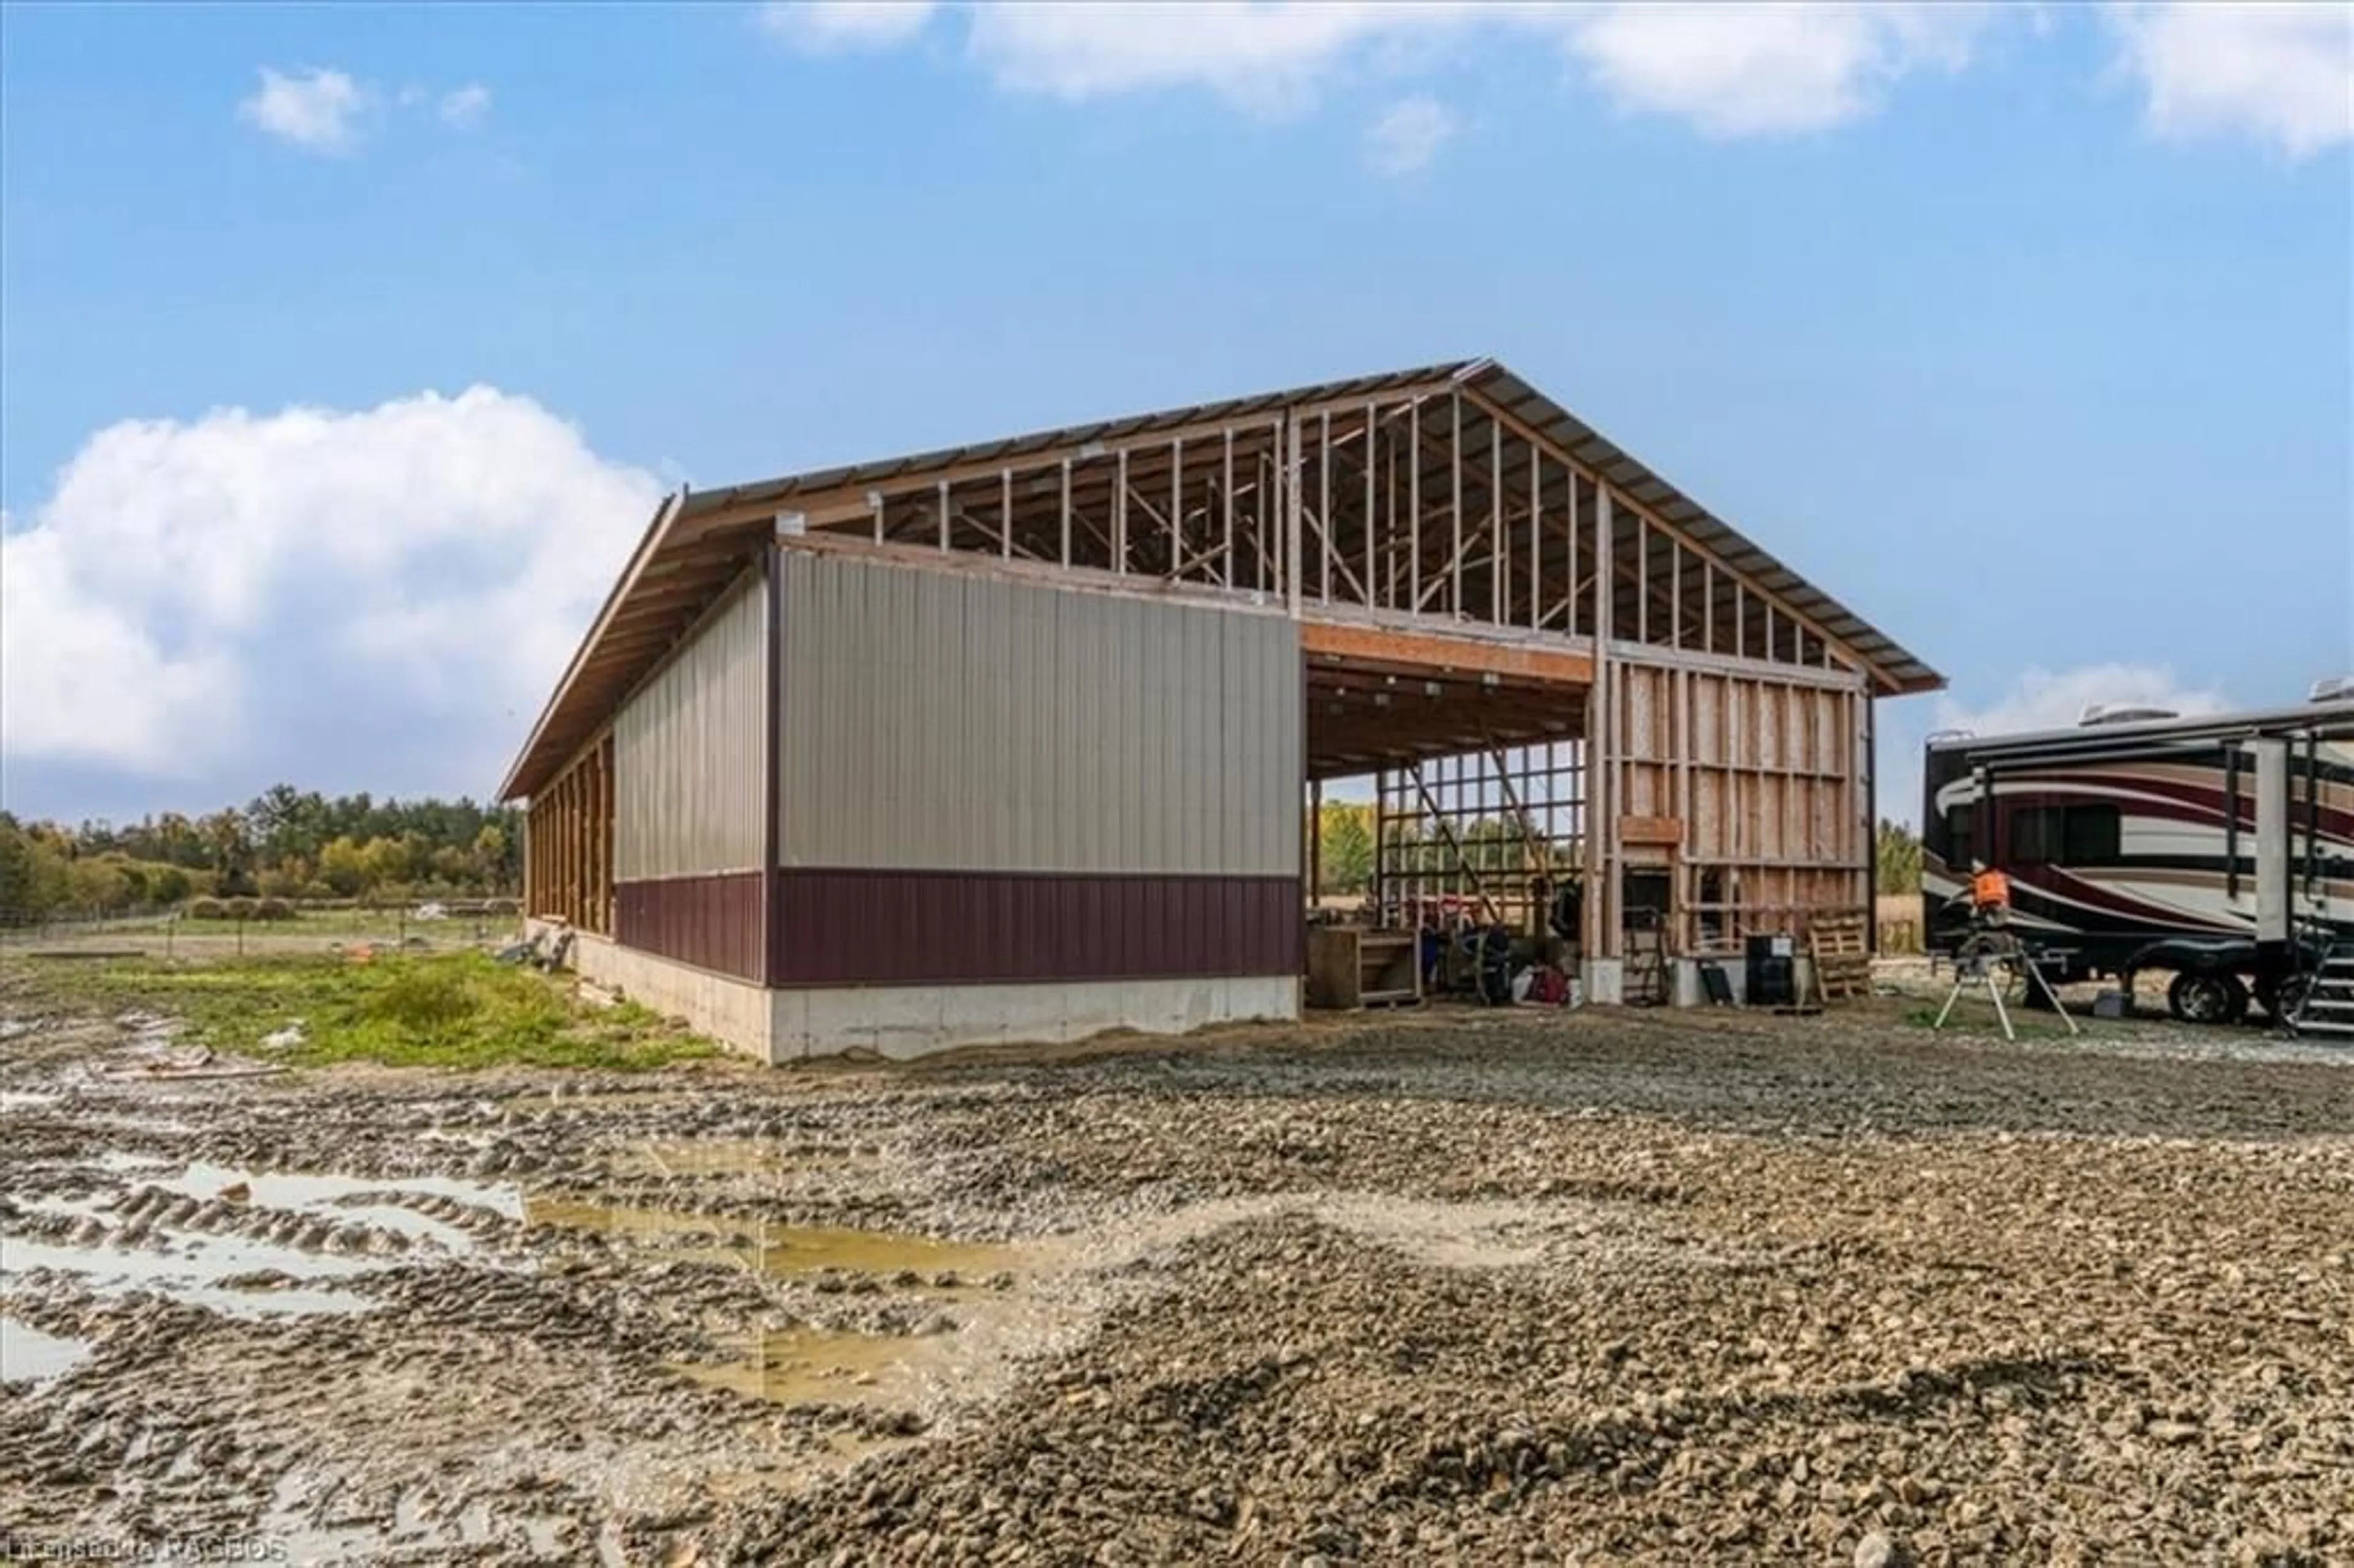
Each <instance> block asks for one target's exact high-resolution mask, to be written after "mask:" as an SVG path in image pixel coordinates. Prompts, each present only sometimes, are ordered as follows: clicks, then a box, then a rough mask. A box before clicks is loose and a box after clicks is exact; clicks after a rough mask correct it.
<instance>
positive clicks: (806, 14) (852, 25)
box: [754, 0, 936, 54]
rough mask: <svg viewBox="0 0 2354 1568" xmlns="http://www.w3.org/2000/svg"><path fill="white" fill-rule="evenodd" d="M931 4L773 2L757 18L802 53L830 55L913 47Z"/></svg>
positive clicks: (894, 0) (905, 0) (915, 0)
mask: <svg viewBox="0 0 2354 1568" xmlns="http://www.w3.org/2000/svg"><path fill="white" fill-rule="evenodd" d="M934 9H936V7H935V6H934V5H933V4H932V0H774V3H773V4H769V5H762V6H761V7H760V8H759V9H758V11H757V12H755V13H754V15H755V16H757V17H758V20H759V24H760V26H762V27H763V28H765V29H766V30H767V31H769V32H770V33H773V34H775V35H776V36H777V37H779V38H782V39H784V40H785V41H786V42H787V43H789V44H791V45H793V46H794V47H795V48H802V49H807V50H809V51H811V53H816V54H825V53H832V52H834V51H837V50H846V49H885V48H894V47H896V46H897V45H900V44H904V43H907V42H910V41H911V40H913V39H914V38H915V37H916V36H917V34H919V33H921V32H922V31H923V30H924V28H925V26H927V25H928V23H929V22H930V21H931V19H932V12H933V11H934Z"/></svg>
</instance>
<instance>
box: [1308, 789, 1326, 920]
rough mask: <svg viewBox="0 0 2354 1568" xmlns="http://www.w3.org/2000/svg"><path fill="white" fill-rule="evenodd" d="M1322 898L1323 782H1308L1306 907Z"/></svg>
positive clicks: (1311, 905)
mask: <svg viewBox="0 0 2354 1568" xmlns="http://www.w3.org/2000/svg"><path fill="white" fill-rule="evenodd" d="M1323 897H1324V780H1322V779H1310V780H1309V781H1308V906H1309V907H1310V909H1313V908H1315V907H1317V906H1318V905H1319V904H1320V903H1321V902H1322V900H1323Z"/></svg>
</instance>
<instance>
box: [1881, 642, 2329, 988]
mask: <svg viewBox="0 0 2354 1568" xmlns="http://www.w3.org/2000/svg"><path fill="white" fill-rule="evenodd" d="M1926 752H1927V754H1926V756H1925V758H1924V761H1923V768H1922V776H1923V800H1922V817H1921V827H1922V834H1921V837H1922V884H1921V885H1922V901H1923V906H1924V907H1923V921H1922V929H1923V931H1924V932H1925V933H1927V934H1928V939H1929V944H1930V946H1931V948H1932V950H1950V949H1951V948H1953V947H1955V946H1956V945H1957V944H1958V942H1959V940H1960V938H1961V937H1962V936H1963V935H1964V934H1965V931H1966V926H1967V910H1965V909H1961V908H1958V907H1957V906H1956V896H1957V895H1959V894H1960V893H1961V892H1962V890H1963V889H1964V888H1965V887H1966V886H1967V885H1968V883H1969V878H1970V872H1971V867H1972V864H1973V863H1982V864H1984V865H1988V866H1991V867H1994V868H1996V869H1999V870H2000V871H2002V872H2004V873H2006V874H2008V875H2009V879H2010V885H2011V889H2012V909H2011V914H2010V918H2011V920H2012V923H2013V925H2014V926H2015V927H2016V928H2017V930H2018V932H2019V934H2020V936H2021V937H2022V938H2026V939H2027V940H2028V941H2029V942H2030V943H2031V944H2032V945H2033V946H2034V947H2035V948H2036V949H2037V950H2038V952H2039V954H2040V957H2039V960H2038V962H2039V967H2041V969H2042V970H2043V972H2044V973H2045V974H2046V975H2048V976H2049V977H2050V978H2051V979H2052V980H2055V981H2061V982H2065V981H2068V980H2084V979H2088V978H2090V977H2092V976H2095V975H2113V976H2116V977H2118V978H2119V979H2120V980H2123V981H2124V982H2125V989H2126V992H2127V994H2128V995H2130V994H2131V991H2132V980H2133V977H2134V976H2135V975H2136V974H2137V973H2139V972H2141V971H2144V970H2161V971H2171V972H2172V974H2173V976H2174V979H2173V980H2172V981H2171V983H2170V984H2169V986H2168V991H2167V1004H2168V1009H2169V1010H2170V1011H2171V1012H2173V1013H2174V1014H2175V1016H2177V1017H2178V1018H2183V1019H2188V1020H2191V1021H2194V1022H2232V1021H2235V1020H2237V1019H2239V1018H2241V1017H2243V1015H2245V1013H2246V1012H2247V1010H2248V1006H2249V1003H2250V1001H2253V1002H2254V1003H2255V1004H2256V1005H2257V1006H2259V1007H2261V1008H2263V1009H2264V1011H2265V1012H2267V1013H2269V1014H2270V1015H2272V1016H2273V1017H2274V1018H2275V1019H2281V1018H2285V1017H2287V1016H2288V1015H2289V1014H2290V1013H2291V1012H2294V1011H2295V1009H2296V1001H2297V999H2298V997H2299V995H2300V994H2301V993H2302V990H2303V987H2304V986H2305V984H2306V976H2308V975H2310V974H2311V973H2312V972H2313V971H2314V970H2315V969H2316V968H2317V966H2318V964H2319V963H2320V961H2321V959H2322V956H2323V955H2324V954H2325V953H2326V952H2327V950H2328V949H2329V948H2330V947H2331V945H2332V944H2334V943H2346V942H2354V679H2349V680H2339V681H2325V682H2323V683H2319V684H2317V686H2315V688H2314V690H2313V695H2312V700H2310V701H2308V702H2306V703H2305V704H2304V705H2300V706H2296V707H2283V708H2270V709H2264V710H2259V711H2255V712H2249V713H2237V714H2214V715H2200V716H2197V717H2187V718H2186V717H2180V716H2178V715H2174V714H2170V713H2165V712H2159V711H2153V710H2151V709H2147V708H2128V709H2122V710H2120V709H2105V708H2093V709H2088V710H2086V712H2085V714H2084V719H2083V721H2082V722H2081V723H2079V724H2078V725H2077V726H2076V727H2074V728H2073V729H2064V730H2046V731H2042V732H2040V733H2036V734H2031V735H2012V736H1972V735H1967V734H1944V735H1935V736H1930V737H1929V740H1928V744H1927V748H1926ZM1963 902H1964V903H1966V902H1967V901H1966V900H1964V901H1963Z"/></svg>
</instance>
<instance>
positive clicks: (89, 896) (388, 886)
mask: <svg viewBox="0 0 2354 1568" xmlns="http://www.w3.org/2000/svg"><path fill="white" fill-rule="evenodd" d="M522 844H523V814H522V813H521V812H520V811H517V810H514V808H512V807H507V806H484V805H478V804H477V803H475V802H474V801H472V800H467V799H464V798H462V797H461V799H459V800H437V799H432V798H427V799H424V800H376V799H375V798H374V797H373V796H370V795H368V794H366V793H365V792H363V793H361V794H357V795H338V796H332V797H330V796H326V795H323V794H321V793H320V792H319V791H317V790H315V789H313V790H301V789H295V788H294V787H293V786H292V785H291V784H275V785H272V786H271V787H270V788H269V789H265V790H263V791H262V792H261V793H260V795H258V796H256V797H254V799H253V800H250V801H249V802H247V803H246V804H245V805H243V806H229V807H226V808H224V809H222V810H217V811H214V812H210V813H208V814H206V815H202V816H194V817H192V816H186V815H184V814H182V813H180V812H177V811H165V812H163V813H160V814H158V815H153V816H147V817H143V818H141V819H140V820H139V821H136V822H133V823H125V824H117V823H114V822H110V821H84V822H81V823H80V824H78V825H75V826H70V827H69V826H67V825H66V824H64V823H60V822H54V821H33V822H27V821H19V820H18V819H17V818H16V817H15V816H13V815H11V814H10V813H8V812H5V811H0V922H6V923H11V924H18V925H25V924H33V923H37V922H39V921H43V920H48V919H54V918H57V917H58V916H99V915H119V914H130V913H136V912H141V911H148V910H158V909H164V908H171V907H175V906H180V905H182V904H185V903H186V902H187V901H188V900H190V899H193V898H200V897H217V898H240V897H261V898H279V899H358V900H363V901H366V900H372V899H383V900H387V901H390V900H407V899H413V898H449V897H481V896H499V895H511V894H513V893H514V892H516V891H517V890H518V887H519V885H520V883H521V879H522Z"/></svg>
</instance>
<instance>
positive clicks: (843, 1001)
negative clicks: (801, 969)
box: [770, 975, 1299, 1062]
mask: <svg viewBox="0 0 2354 1568" xmlns="http://www.w3.org/2000/svg"><path fill="white" fill-rule="evenodd" d="M770 994H772V995H773V996H774V997H775V998H776V1027H775V1031H774V1033H773V1034H772V1035H771V1040H772V1044H771V1047H770V1059H771V1060H772V1061H777V1062H789V1061H792V1060H795V1059H797V1058H799V1057H802V1056H825V1055H833V1054H839V1053H841V1052H844V1051H872V1052H874V1053H875V1054H878V1055H882V1056H885V1057H889V1058H891V1059H892V1060H895V1061H903V1060H906V1059H907V1058H910V1057H915V1056H924V1055H928V1054H931V1053H933V1052H935V1051H947V1050H951V1049H954V1048H955V1047H957V1046H960V1045H1005V1044H1052V1043H1060V1042H1067V1041H1074V1040H1085V1039H1087V1038H1088V1037H1089V1036H1091V1035H1096V1034H1101V1033H1106V1032H1108V1031H1109V1030H1114V1029H1132V1030H1136V1031H1138V1032H1140V1033H1146V1034H1182V1033H1185V1032H1186V1031H1187V1030H1192V1029H1199V1028H1201V1027H1203V1026H1204V1025H1205V1024H1211V1023H1231V1022H1242V1021H1245V1020H1255V1019H1263V1020H1288V1019H1296V1018H1298V1017H1299V980H1296V979H1294V978H1292V977H1290V976H1288V975H1286V976H1279V977H1267V976H1257V977H1252V978H1248V979H1237V980H1096V981H1086V980H1068V981H1055V982H1047V983H1043V984H1037V985H961V986H959V985H950V986H909V987H885V986H858V987H849V988H843V989H837V990H821V991H775V992H772V993H770Z"/></svg>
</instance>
